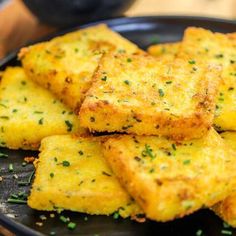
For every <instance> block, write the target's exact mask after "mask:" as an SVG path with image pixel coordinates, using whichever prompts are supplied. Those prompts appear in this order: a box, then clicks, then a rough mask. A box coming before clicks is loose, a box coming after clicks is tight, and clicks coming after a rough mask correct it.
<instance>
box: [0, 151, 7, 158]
mask: <svg viewBox="0 0 236 236" xmlns="http://www.w3.org/2000/svg"><path fill="white" fill-rule="evenodd" d="M7 157H8V155H7V154H5V153H1V152H0V158H7Z"/></svg>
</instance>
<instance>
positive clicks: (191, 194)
mask: <svg viewBox="0 0 236 236" xmlns="http://www.w3.org/2000/svg"><path fill="white" fill-rule="evenodd" d="M103 153H104V156H105V157H106V159H107V160H108V162H109V164H110V166H111V168H112V170H113V171H114V173H115V174H116V176H117V177H118V179H119V180H120V183H121V184H122V185H123V186H124V187H125V188H126V190H127V191H128V192H129V193H130V195H131V196H132V197H133V198H134V199H135V200H136V202H137V203H138V204H139V205H140V207H141V208H142V209H143V211H144V213H145V214H146V217H147V218H150V219H152V220H157V221H162V222H165V221H168V220H173V219H175V218H179V217H183V216H185V215H188V214H190V213H192V212H194V211H196V210H198V209H200V208H202V207H209V206H212V205H213V204H215V203H216V202H218V201H220V200H222V199H224V198H225V197H226V196H228V195H229V194H230V193H231V191H232V185H233V183H232V179H233V178H235V175H236V172H235V169H236V159H235V156H234V155H232V152H231V151H230V149H229V148H228V146H227V145H225V143H224V141H223V140H222V138H221V137H220V136H219V134H218V133H217V132H216V131H215V130H214V129H211V130H210V131H209V132H208V133H207V134H206V135H205V136H204V137H203V138H201V139H195V140H191V141H183V142H173V141H171V140H168V139H165V138H160V137H157V136H132V135H123V136H120V137H116V138H111V139H108V140H107V141H106V142H105V143H104V150H103ZM219 173H220V174H219Z"/></svg>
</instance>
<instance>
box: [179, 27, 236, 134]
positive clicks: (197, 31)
mask: <svg viewBox="0 0 236 236" xmlns="http://www.w3.org/2000/svg"><path fill="white" fill-rule="evenodd" d="M235 35H236V34H229V35H226V34H220V33H212V32H211V31H209V30H205V29H201V28H194V27H190V28H188V29H187V30H186V31H185V34H184V38H183V42H182V43H181V45H180V52H179V53H178V55H179V56H180V57H181V58H183V57H184V58H188V59H189V60H190V61H192V62H195V61H196V62H197V61H199V60H202V61H205V62H206V63H208V62H214V63H218V64H220V65H222V75H221V77H222V84H221V86H220V89H219V90H220V93H219V96H218V101H217V105H216V114H215V119H214V124H215V127H216V129H217V130H220V131H221V130H236V123H235V120H236V36H235Z"/></svg>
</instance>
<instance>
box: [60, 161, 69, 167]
mask: <svg viewBox="0 0 236 236" xmlns="http://www.w3.org/2000/svg"><path fill="white" fill-rule="evenodd" d="M62 165H63V166H65V167H68V166H70V162H69V161H63V162H62Z"/></svg>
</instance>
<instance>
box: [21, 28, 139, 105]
mask: <svg viewBox="0 0 236 236" xmlns="http://www.w3.org/2000/svg"><path fill="white" fill-rule="evenodd" d="M108 51H116V52H119V53H124V52H127V53H134V52H137V51H141V50H140V49H138V47H137V46H136V45H135V44H133V43H131V42H130V41H128V40H127V39H125V38H123V37H122V36H121V35H119V34H118V33H116V32H113V31H112V30H110V29H109V28H108V27H107V26H106V25H104V24H100V25H96V26H92V27H88V28H85V29H81V30H78V31H75V32H72V33H68V34H65V35H63V36H60V37H56V38H54V39H52V40H51V41H49V42H43V43H39V44H36V45H33V46H30V47H27V48H23V49H22V50H21V51H20V53H19V58H20V59H21V61H22V64H23V67H24V69H25V71H26V73H27V75H28V76H29V77H30V78H31V79H32V80H33V81H35V82H37V83H38V84H40V85H42V86H43V87H45V88H48V89H49V90H50V91H51V92H53V93H54V94H55V95H56V96H57V97H58V98H59V99H60V100H62V101H63V102H64V103H65V104H67V105H68V106H69V107H70V108H71V109H73V110H78V109H79V107H80V105H81V102H82V101H83V99H84V96H85V93H86V91H87V90H88V88H89V87H90V85H91V77H92V75H93V73H94V71H95V70H96V68H97V66H98V62H99V60H100V58H101V56H102V55H103V53H104V52H108Z"/></svg>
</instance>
